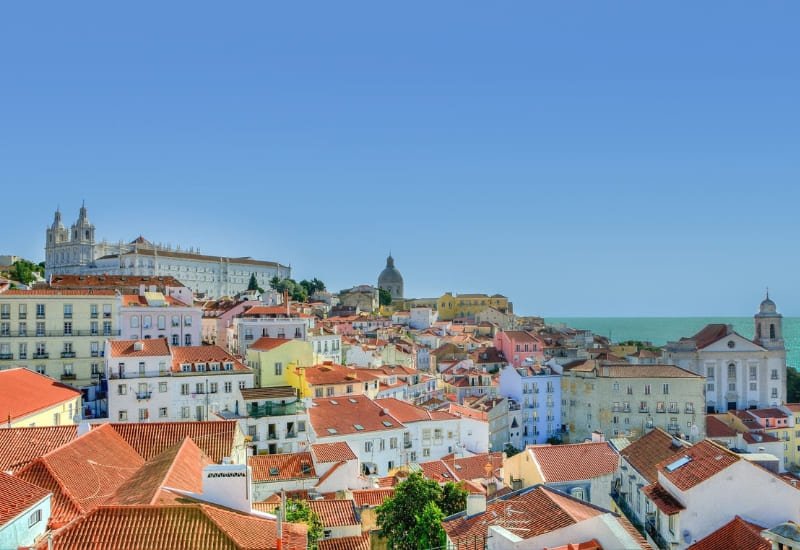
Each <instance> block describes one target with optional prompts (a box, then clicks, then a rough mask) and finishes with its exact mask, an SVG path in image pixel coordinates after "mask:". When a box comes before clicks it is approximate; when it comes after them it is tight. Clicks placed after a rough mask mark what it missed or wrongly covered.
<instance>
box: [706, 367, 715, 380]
mask: <svg viewBox="0 0 800 550" xmlns="http://www.w3.org/2000/svg"><path fill="white" fill-rule="evenodd" d="M706 378H707V379H708V380H713V379H714V367H706Z"/></svg>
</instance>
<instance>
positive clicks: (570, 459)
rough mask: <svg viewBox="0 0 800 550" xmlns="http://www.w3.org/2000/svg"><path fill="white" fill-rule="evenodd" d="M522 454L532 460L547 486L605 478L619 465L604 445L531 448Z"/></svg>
mask: <svg viewBox="0 0 800 550" xmlns="http://www.w3.org/2000/svg"><path fill="white" fill-rule="evenodd" d="M526 452H528V453H530V455H531V456H532V458H533V459H534V460H535V461H536V464H538V466H539V470H540V471H541V472H542V476H543V478H544V480H545V481H546V482H548V483H551V482H556V481H573V480H578V479H591V478H593V477H599V476H603V475H608V474H611V473H613V472H614V471H616V469H617V467H618V466H619V455H618V454H617V453H616V451H614V449H613V448H612V447H611V445H609V444H608V443H606V442H603V443H573V444H569V445H534V446H531V447H528V448H527V450H526Z"/></svg>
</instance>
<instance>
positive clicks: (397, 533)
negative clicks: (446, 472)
mask: <svg viewBox="0 0 800 550" xmlns="http://www.w3.org/2000/svg"><path fill="white" fill-rule="evenodd" d="M441 499H442V488H441V487H440V486H439V484H438V483H436V482H435V481H433V480H431V479H425V478H424V477H423V476H422V474H421V473H420V472H412V473H411V474H410V475H409V476H408V478H406V480H405V481H403V482H401V483H400V484H398V485H397V487H396V488H395V492H394V496H393V497H392V498H389V499H386V500H385V501H384V502H383V504H381V505H380V506H378V508H377V512H378V518H377V523H378V527H380V529H381V531H382V533H383V536H384V537H386V540H387V543H388V547H389V548H392V549H393V550H418V549H419V550H422V549H428V548H432V547H433V546H434V545H429V546H426V545H424V543H421V541H420V540H419V538H418V537H420V536H422V533H427V534H426V535H425V536H426V538H428V539H430V540H440V539H439V537H440V536H444V533H442V534H441V535H436V528H435V527H434V526H433V525H429V524H428V522H429V520H430V519H431V518H432V517H433V515H434V509H435V510H436V511H438V512H439V514H441V513H442V512H441V509H439V506H438V504H437V502H440V501H441ZM426 510H427V511H426ZM418 524H419V525H418ZM435 525H436V526H438V529H442V526H441V518H440V519H439V521H437V522H436V523H435ZM442 531H444V530H443V529H442ZM436 546H439V545H436Z"/></svg>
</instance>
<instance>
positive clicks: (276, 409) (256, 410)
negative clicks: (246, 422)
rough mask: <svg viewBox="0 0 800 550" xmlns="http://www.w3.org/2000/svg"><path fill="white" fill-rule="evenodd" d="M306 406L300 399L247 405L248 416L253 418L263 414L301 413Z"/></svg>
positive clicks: (263, 415)
mask: <svg viewBox="0 0 800 550" xmlns="http://www.w3.org/2000/svg"><path fill="white" fill-rule="evenodd" d="M305 410H306V408H305V407H304V406H303V403H302V402H301V401H295V402H294V403H286V404H281V403H264V404H263V405H258V406H256V405H250V406H249V407H247V412H248V414H249V416H251V417H253V418H262V417H265V416H285V415H289V414H302V413H304V412H305Z"/></svg>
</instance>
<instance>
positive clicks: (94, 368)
mask: <svg viewBox="0 0 800 550" xmlns="http://www.w3.org/2000/svg"><path fill="white" fill-rule="evenodd" d="M98 374H100V363H92V376H97V375H98Z"/></svg>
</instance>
